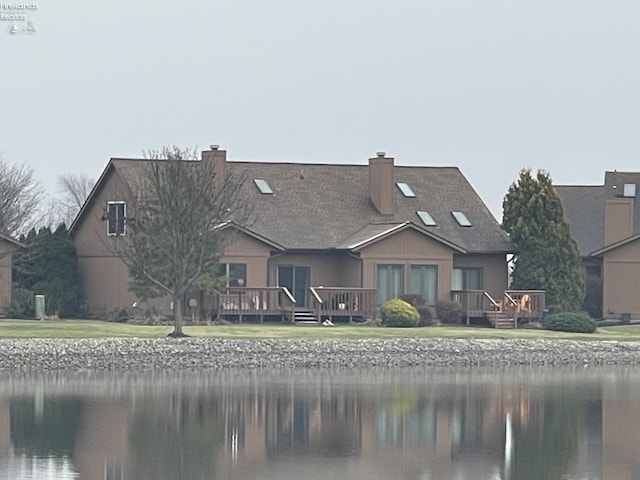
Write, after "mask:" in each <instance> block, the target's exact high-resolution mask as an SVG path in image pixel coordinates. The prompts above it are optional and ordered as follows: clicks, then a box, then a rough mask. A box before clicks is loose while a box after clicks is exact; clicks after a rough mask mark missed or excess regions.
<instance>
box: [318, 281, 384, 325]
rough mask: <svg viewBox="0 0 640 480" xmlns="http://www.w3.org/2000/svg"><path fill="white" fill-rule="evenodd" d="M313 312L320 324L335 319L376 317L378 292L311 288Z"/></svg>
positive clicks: (361, 289)
mask: <svg viewBox="0 0 640 480" xmlns="http://www.w3.org/2000/svg"><path fill="white" fill-rule="evenodd" d="M309 291H310V292H311V300H312V302H313V312H314V315H315V317H316V319H317V321H318V322H321V321H322V319H329V320H333V317H343V318H345V317H348V319H349V322H352V321H353V319H354V318H372V317H375V315H376V312H377V309H378V305H377V298H376V297H377V292H376V290H375V289H369V288H342V287H311V288H309Z"/></svg>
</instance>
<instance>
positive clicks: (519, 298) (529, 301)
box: [504, 290, 546, 322]
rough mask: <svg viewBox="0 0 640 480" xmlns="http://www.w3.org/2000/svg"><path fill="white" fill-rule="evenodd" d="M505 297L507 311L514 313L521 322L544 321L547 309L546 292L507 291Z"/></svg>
mask: <svg viewBox="0 0 640 480" xmlns="http://www.w3.org/2000/svg"><path fill="white" fill-rule="evenodd" d="M504 296H505V309H510V310H512V311H514V312H515V315H516V317H517V318H518V319H519V320H529V321H532V320H533V321H538V322H539V321H541V320H542V315H543V313H544V310H545V308H546V304H545V291H544V290H506V291H505V292H504ZM506 300H508V301H506Z"/></svg>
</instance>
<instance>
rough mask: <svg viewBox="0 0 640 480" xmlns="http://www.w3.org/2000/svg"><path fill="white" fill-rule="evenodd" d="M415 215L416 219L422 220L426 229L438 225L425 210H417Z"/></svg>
mask: <svg viewBox="0 0 640 480" xmlns="http://www.w3.org/2000/svg"><path fill="white" fill-rule="evenodd" d="M416 213H417V214H418V217H420V220H422V223H424V225H425V226H426V227H435V226H437V225H438V224H437V223H436V221H435V220H434V219H433V217H432V216H431V214H430V213H429V212H427V211H426V210H418V211H417V212H416Z"/></svg>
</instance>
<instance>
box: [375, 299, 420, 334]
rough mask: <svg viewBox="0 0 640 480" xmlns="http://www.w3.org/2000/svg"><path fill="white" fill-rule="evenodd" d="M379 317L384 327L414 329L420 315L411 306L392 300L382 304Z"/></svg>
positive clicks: (402, 301) (401, 301) (398, 300)
mask: <svg viewBox="0 0 640 480" xmlns="http://www.w3.org/2000/svg"><path fill="white" fill-rule="evenodd" d="M380 317H381V318H382V324H383V325H384V326H385V327H415V326H416V325H417V324H418V320H419V319H420V314H419V313H418V310H416V307H414V306H413V305H411V304H409V303H407V302H405V301H404V300H400V299H399V298H394V299H392V300H389V301H387V302H385V303H383V304H382V306H381V307H380Z"/></svg>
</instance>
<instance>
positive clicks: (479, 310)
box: [451, 290, 545, 326]
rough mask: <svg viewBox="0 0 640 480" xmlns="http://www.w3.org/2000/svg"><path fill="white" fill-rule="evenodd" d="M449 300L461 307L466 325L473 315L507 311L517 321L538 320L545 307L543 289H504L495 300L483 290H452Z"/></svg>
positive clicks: (480, 315) (481, 315) (515, 322)
mask: <svg viewBox="0 0 640 480" xmlns="http://www.w3.org/2000/svg"><path fill="white" fill-rule="evenodd" d="M451 300H453V301H454V302H457V303H459V304H460V305H461V306H462V309H463V315H464V316H465V318H466V322H467V325H469V319H470V318H473V317H485V316H487V317H496V318H497V314H498V313H499V312H508V313H510V314H511V315H512V318H513V319H514V326H517V323H518V322H517V321H516V320H519V321H522V320H528V321H532V320H533V321H540V320H541V319H542V314H543V311H544V309H545V292H544V290H505V292H504V296H503V298H501V299H499V300H496V299H494V298H492V297H491V295H489V294H488V293H487V292H485V291H484V290H453V291H452V292H451Z"/></svg>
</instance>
